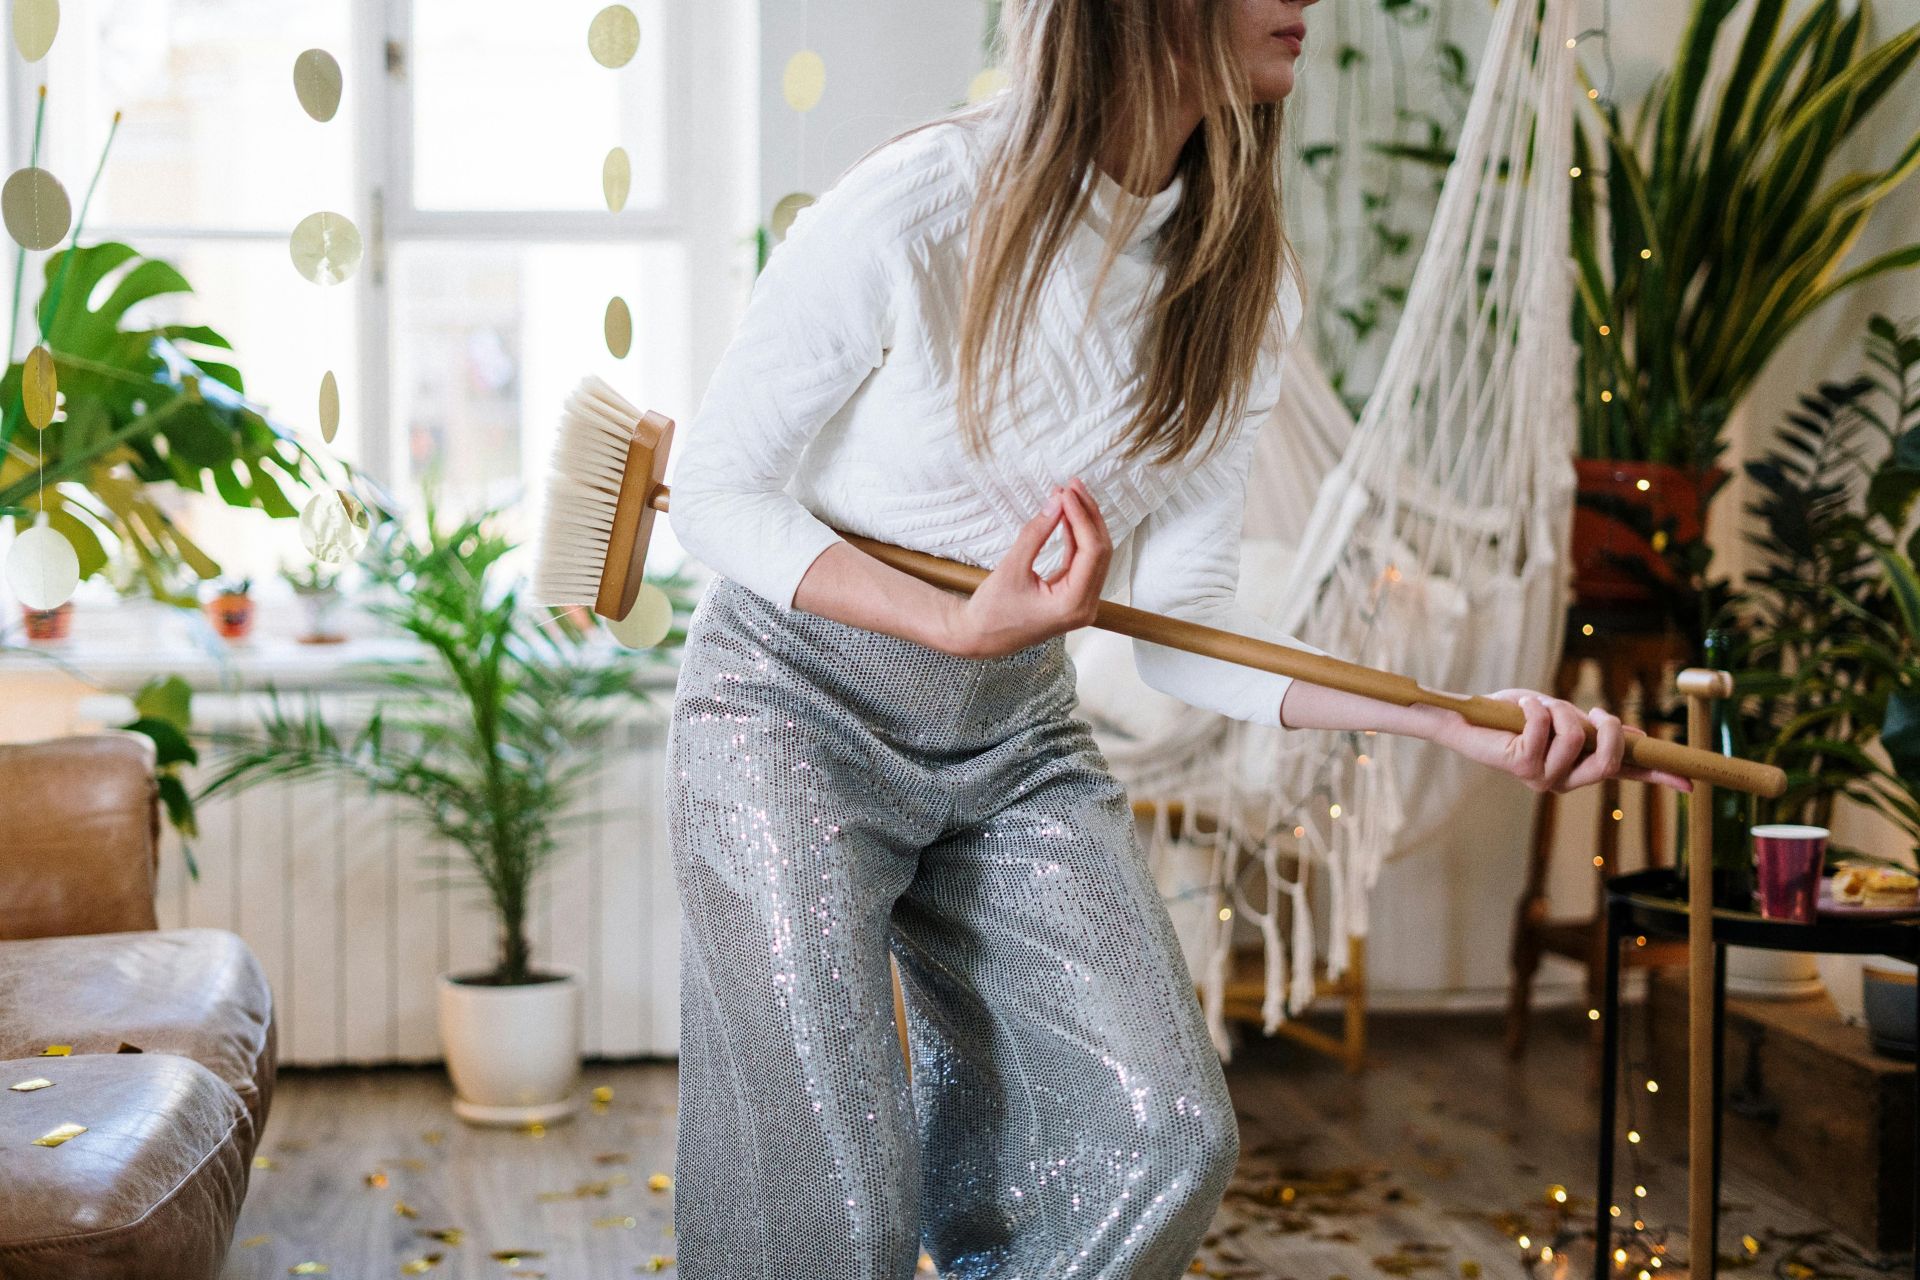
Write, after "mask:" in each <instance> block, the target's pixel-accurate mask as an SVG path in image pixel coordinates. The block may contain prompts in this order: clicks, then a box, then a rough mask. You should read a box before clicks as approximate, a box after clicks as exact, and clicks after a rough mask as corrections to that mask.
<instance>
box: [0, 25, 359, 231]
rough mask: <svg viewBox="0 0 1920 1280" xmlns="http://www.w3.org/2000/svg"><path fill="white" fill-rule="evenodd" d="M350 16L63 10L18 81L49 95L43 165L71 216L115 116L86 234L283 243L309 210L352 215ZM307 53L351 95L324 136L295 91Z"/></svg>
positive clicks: (322, 128) (321, 126)
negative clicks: (210, 235) (316, 52)
mask: <svg viewBox="0 0 1920 1280" xmlns="http://www.w3.org/2000/svg"><path fill="white" fill-rule="evenodd" d="M349 8H350V6H349V0H302V2H301V3H299V4H287V3H286V2H285V0H169V2H168V3H164V4H162V3H155V0H65V3H63V4H62V5H61V6H60V33H59V36H58V38H56V39H55V40H54V42H53V50H52V52H50V53H49V54H48V55H47V58H46V61H45V62H44V63H42V64H41V65H40V66H39V67H32V68H28V71H27V74H29V75H42V76H44V79H45V81H46V84H47V116H46V135H45V136H46V141H45V143H44V144H43V148H44V149H43V151H42V153H41V154H42V162H43V163H44V164H46V165H47V166H48V167H50V168H52V169H53V171H54V173H55V174H56V175H58V177H59V178H60V180H61V181H62V182H63V183H65V184H66V187H67V191H68V194H69V195H70V196H71V197H72V199H73V203H74V208H75V210H76V211H77V210H78V208H79V205H80V201H81V199H82V197H83V196H84V195H85V193H86V186H87V183H88V182H89V181H90V180H91V178H92V175H93V170H94V166H95V165H96V164H97V163H98V162H99V158H100V148H101V146H102V145H103V144H104V143H105V141H106V137H107V130H108V126H109V125H110V124H111V122H112V119H113V113H114V111H115V110H120V111H121V112H123V118H122V120H121V122H120V129H119V133H118V136H117V137H115V139H114V143H113V151H112V154H111V156H110V157H109V159H108V161H107V167H106V171H105V172H104V173H103V174H102V175H101V179H100V190H99V192H98V194H96V195H95V197H94V202H93V206H92V208H91V209H89V211H88V214H87V217H88V221H89V222H90V223H92V224H93V225H96V226H105V225H109V224H114V223H118V224H122V225H125V224H137V225H143V226H155V225H166V226H190V227H211V228H221V229H229V228H230V229H249V230H259V229H276V230H277V229H281V228H285V229H287V230H291V229H292V228H293V225H294V224H295V223H296V222H298V221H299V220H300V219H301V218H303V217H305V216H306V215H307V214H309V213H311V212H313V211H314V210H316V209H323V208H325V209H337V210H340V211H342V212H351V209H352V205H351V201H352V200H353V198H354V191H355V187H354V185H353V179H352V172H351V168H350V166H351V164H352V155H353V152H352V142H353V128H354V125H353V111H352V109H351V102H350V99H351V89H352V85H353V76H354V73H355V68H353V67H352V66H350V65H348V64H347V62H346V56H347V30H348V13H349ZM316 46H317V47H320V48H324V49H326V50H328V51H329V52H330V53H332V54H333V55H334V57H336V58H338V59H340V60H341V64H342V67H343V70H344V71H345V74H346V79H347V85H348V90H349V93H348V95H347V96H346V98H343V100H342V103H341V106H340V110H339V112H338V113H337V114H336V115H335V116H334V118H333V119H332V121H330V122H329V123H326V124H321V123H320V122H318V121H316V120H314V119H312V118H311V117H310V116H308V115H307V113H306V112H305V111H303V110H301V108H300V104H299V101H298V99H297V98H295V96H294V92H293V61H294V58H295V57H297V56H298V55H299V53H300V51H301V50H303V49H307V48H310V47H316ZM42 68H44V71H43V70H42ZM283 256H284V254H283Z"/></svg>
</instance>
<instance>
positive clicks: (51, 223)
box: [0, 168, 73, 249]
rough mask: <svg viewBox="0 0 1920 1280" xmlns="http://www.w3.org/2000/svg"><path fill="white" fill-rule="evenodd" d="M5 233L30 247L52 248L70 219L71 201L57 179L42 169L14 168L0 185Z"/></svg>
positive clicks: (70, 221)
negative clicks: (3, 184)
mask: <svg viewBox="0 0 1920 1280" xmlns="http://www.w3.org/2000/svg"><path fill="white" fill-rule="evenodd" d="M0 217H4V218H5V220H6V224H7V234H8V235H10V236H12V237H13V238H14V240H16V241H17V242H19V243H20V244H22V245H24V246H26V247H27V248H29V249H51V248H53V246H55V245H56V244H59V243H60V237H61V236H64V235H66V234H67V228H68V227H69V226H71V225H72V223H73V205H72V203H71V202H70V201H68V199H67V189H66V188H65V187H63V186H61V185H60V179H58V178H56V177H54V176H53V175H52V174H51V173H48V172H47V171H46V170H45V169H38V168H26V169H15V170H14V171H13V173H12V174H11V175H10V176H9V177H8V178H7V182H6V185H5V186H3V187H0Z"/></svg>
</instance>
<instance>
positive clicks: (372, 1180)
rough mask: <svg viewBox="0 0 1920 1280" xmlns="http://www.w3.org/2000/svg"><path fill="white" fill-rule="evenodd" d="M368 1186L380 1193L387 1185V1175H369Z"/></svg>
mask: <svg viewBox="0 0 1920 1280" xmlns="http://www.w3.org/2000/svg"><path fill="white" fill-rule="evenodd" d="M367 1185H368V1186H369V1187H372V1188H373V1189H374V1190H376V1191H378V1190H380V1189H381V1188H382V1187H385V1186H386V1185H387V1175H386V1174H384V1173H380V1172H378V1171H375V1172H373V1173H370V1174H368V1175H367Z"/></svg>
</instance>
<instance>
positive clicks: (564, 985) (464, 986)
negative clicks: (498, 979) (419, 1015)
mask: <svg viewBox="0 0 1920 1280" xmlns="http://www.w3.org/2000/svg"><path fill="white" fill-rule="evenodd" d="M550 972H554V973H558V974H560V975H561V976H560V977H559V979H558V980H557V981H554V982H535V983H529V984H527V985H526V986H520V987H487V986H477V985H473V984H470V983H464V982H456V981H455V980H454V979H452V978H451V977H444V976H443V977H442V978H441V979H440V1047H441V1051H442V1052H443V1053H444V1054H445V1055H446V1059H447V1073H448V1074H449V1075H451V1076H452V1077H453V1089H454V1093H455V1094H456V1095H457V1096H456V1097H455V1099H454V1103H453V1111H454V1114H455V1115H457V1116H459V1117H460V1118H461V1119H462V1120H465V1121H468V1122H469V1123H472V1124H489V1125H522V1124H534V1123H540V1124H550V1123H552V1122H553V1121H556V1120H564V1119H566V1118H567V1117H568V1116H570V1115H572V1114H573V1112H574V1110H575V1109H576V1108H577V1107H578V1106H579V1099H578V1098H577V1097H576V1096H575V1086H576V1085H577V1084H578V1083H579V1080H580V976H579V975H578V974H576V973H573V972H570V971H568V970H564V969H555V970H550Z"/></svg>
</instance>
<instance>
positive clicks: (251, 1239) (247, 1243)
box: [240, 1236, 273, 1249]
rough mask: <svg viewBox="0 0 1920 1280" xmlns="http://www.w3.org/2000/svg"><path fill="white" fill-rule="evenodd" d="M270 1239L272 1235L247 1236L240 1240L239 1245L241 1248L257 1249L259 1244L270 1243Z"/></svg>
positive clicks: (271, 1239)
mask: <svg viewBox="0 0 1920 1280" xmlns="http://www.w3.org/2000/svg"><path fill="white" fill-rule="evenodd" d="M272 1241H273V1237H272V1236H248V1237H247V1238H246V1239H245V1240H242V1241H241V1242H240V1247H241V1248H242V1249H258V1248H259V1247H260V1246H261V1245H263V1244H270V1243H272Z"/></svg>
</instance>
